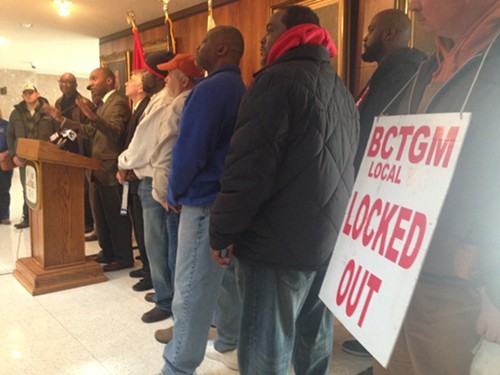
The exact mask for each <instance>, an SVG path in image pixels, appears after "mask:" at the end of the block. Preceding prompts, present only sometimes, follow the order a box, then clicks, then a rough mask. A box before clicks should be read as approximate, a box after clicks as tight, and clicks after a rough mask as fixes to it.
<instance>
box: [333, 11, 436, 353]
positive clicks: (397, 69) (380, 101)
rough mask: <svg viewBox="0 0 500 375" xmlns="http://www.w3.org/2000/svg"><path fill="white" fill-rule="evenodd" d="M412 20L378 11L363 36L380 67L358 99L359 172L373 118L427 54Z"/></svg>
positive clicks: (369, 57)
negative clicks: (413, 44) (414, 42)
mask: <svg viewBox="0 0 500 375" xmlns="http://www.w3.org/2000/svg"><path fill="white" fill-rule="evenodd" d="M410 33H411V23H410V20H409V19H408V17H407V16H406V14H404V13H403V12H401V11H400V10H397V9H386V10H384V11H382V12H380V13H378V14H376V15H375V16H374V17H373V19H372V21H371V22H370V25H369V26H368V33H367V34H366V36H365V37H364V39H363V46H364V52H363V54H362V55H361V59H362V60H363V61H366V62H374V61H375V62H377V64H378V67H377V70H375V72H374V73H373V75H372V77H371V78H370V80H369V81H368V83H367V84H366V86H365V87H364V88H363V89H362V90H361V93H360V94H359V96H358V98H357V99H356V106H357V107H358V109H359V122H360V133H359V144H358V151H356V157H355V158H354V168H355V171H356V174H357V173H358V170H359V167H360V165H361V161H362V160H363V156H364V154H365V149H366V145H367V142H368V138H369V137H370V132H371V130H372V125H373V120H374V119H375V117H376V116H379V115H380V114H381V113H382V111H383V110H384V108H385V107H386V106H387V105H388V104H389V102H390V101H391V100H392V98H394V97H395V95H396V94H397V93H398V92H399V91H400V90H401V89H402V88H403V86H404V85H405V84H406V83H407V82H408V81H409V80H410V78H411V77H412V76H413V75H414V74H415V72H416V71H417V69H418V67H419V65H420V63H421V62H422V61H424V60H425V59H426V55H425V54H424V53H423V52H421V51H420V50H418V49H411V48H408V42H409V41H410ZM342 349H343V350H344V351H346V352H348V353H351V354H354V355H360V356H369V355H370V354H369V353H368V352H367V351H366V349H365V348H364V347H363V346H362V345H361V344H360V343H359V342H358V341H356V340H347V341H345V342H344V343H343V344H342Z"/></svg>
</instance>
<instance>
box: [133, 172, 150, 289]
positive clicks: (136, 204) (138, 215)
mask: <svg viewBox="0 0 500 375" xmlns="http://www.w3.org/2000/svg"><path fill="white" fill-rule="evenodd" d="M139 182H140V180H136V181H131V182H130V191H129V210H130V217H131V219H132V225H133V226H134V234H135V240H136V242H137V247H138V248H139V254H140V255H141V262H142V271H143V272H144V277H145V278H147V279H151V270H150V269H149V260H148V256H147V254H146V245H145V242H144V219H143V217H142V205H141V199H140V198H139V194H138V193H137V190H138V187H139Z"/></svg>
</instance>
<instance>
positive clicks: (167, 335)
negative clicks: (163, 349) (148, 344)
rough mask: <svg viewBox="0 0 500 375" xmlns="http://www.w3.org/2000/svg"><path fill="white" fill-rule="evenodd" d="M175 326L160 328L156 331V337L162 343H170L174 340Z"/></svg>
mask: <svg viewBox="0 0 500 375" xmlns="http://www.w3.org/2000/svg"><path fill="white" fill-rule="evenodd" d="M172 336H173V327H168V328H165V329H159V330H157V331H156V332H155V339H156V341H158V342H159V343H161V344H168V343H169V342H170V341H171V340H172Z"/></svg>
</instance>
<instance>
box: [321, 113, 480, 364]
mask: <svg viewBox="0 0 500 375" xmlns="http://www.w3.org/2000/svg"><path fill="white" fill-rule="evenodd" d="M469 121H470V113H463V114H458V113H445V114H425V115H408V116H388V117H380V118H376V119H375V122H374V124H373V127H372V132H371V135H370V140H369V141H368V145H367V147H366V150H365V155H364V159H363V162H362V164H361V167H360V170H359V173H358V176H357V179H356V183H355V185H354V189H353V193H352V195H351V199H350V201H349V204H348V206H347V210H346V215H345V217H344V222H343V224H342V230H341V233H340V234H339V237H338V239H337V243H336V245H335V250H334V253H333V256H332V259H331V262H330V265H329V268H328V271H327V274H326V277H325V280H324V282H323V286H322V289H321V292H320V297H321V299H322V300H323V301H324V302H325V304H326V305H327V306H328V308H329V309H330V310H331V311H332V312H333V313H334V315H335V316H336V318H338V319H339V320H340V321H341V322H342V324H343V325H344V326H345V327H346V328H347V329H348V330H349V331H350V332H351V333H352V334H353V335H354V336H355V337H356V338H357V339H358V340H359V341H360V342H361V343H362V344H363V345H364V346H365V348H366V349H367V350H368V351H369V352H370V353H371V354H372V355H373V356H374V357H375V358H376V359H377V360H378V361H379V362H380V364H382V365H383V366H387V364H388V363H389V359H390V357H391V354H392V350H393V348H394V344H395V342H396V339H397V336H398V334H399V331H400V328H401V325H402V323H403V320H404V317H405V314H406V310H407V307H408V305H409V303H410V300H411V297H412V294H413V290H414V288H415V284H416V282H417V279H418V276H419V273H420V269H421V267H422V264H423V261H424V258H425V254H426V252H427V249H428V247H429V243H430V241H431V238H432V234H433V232H434V228H435V227H436V223H437V220H438V217H439V213H440V211H441V206H442V204H443V202H444V199H445V197H446V194H447V191H448V187H449V185H450V181H451V178H452V176H453V172H454V169H455V165H456V162H457V159H458V156H459V153H460V150H461V147H462V143H463V141H464V137H465V134H466V131H467V126H468V124H469Z"/></svg>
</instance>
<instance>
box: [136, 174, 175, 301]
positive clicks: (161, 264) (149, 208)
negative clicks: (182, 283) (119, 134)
mask: <svg viewBox="0 0 500 375" xmlns="http://www.w3.org/2000/svg"><path fill="white" fill-rule="evenodd" d="M152 189H153V179H152V178H150V177H145V178H144V179H143V180H142V181H141V183H140V184H139V190H138V193H139V197H140V198H141V205H142V215H143V218H144V242H145V244H146V254H147V255H148V260H149V268H150V270H151V280H152V281H153V288H154V290H155V303H156V307H158V308H159V309H161V310H166V311H172V299H173V295H174V288H173V287H172V284H171V282H170V280H171V278H172V277H171V271H170V268H169V266H168V252H169V249H168V234H167V224H166V223H167V211H166V210H165V209H164V208H163V206H162V205H161V204H160V203H158V202H157V201H155V200H154V198H153V196H152V194H151V192H152Z"/></svg>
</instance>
